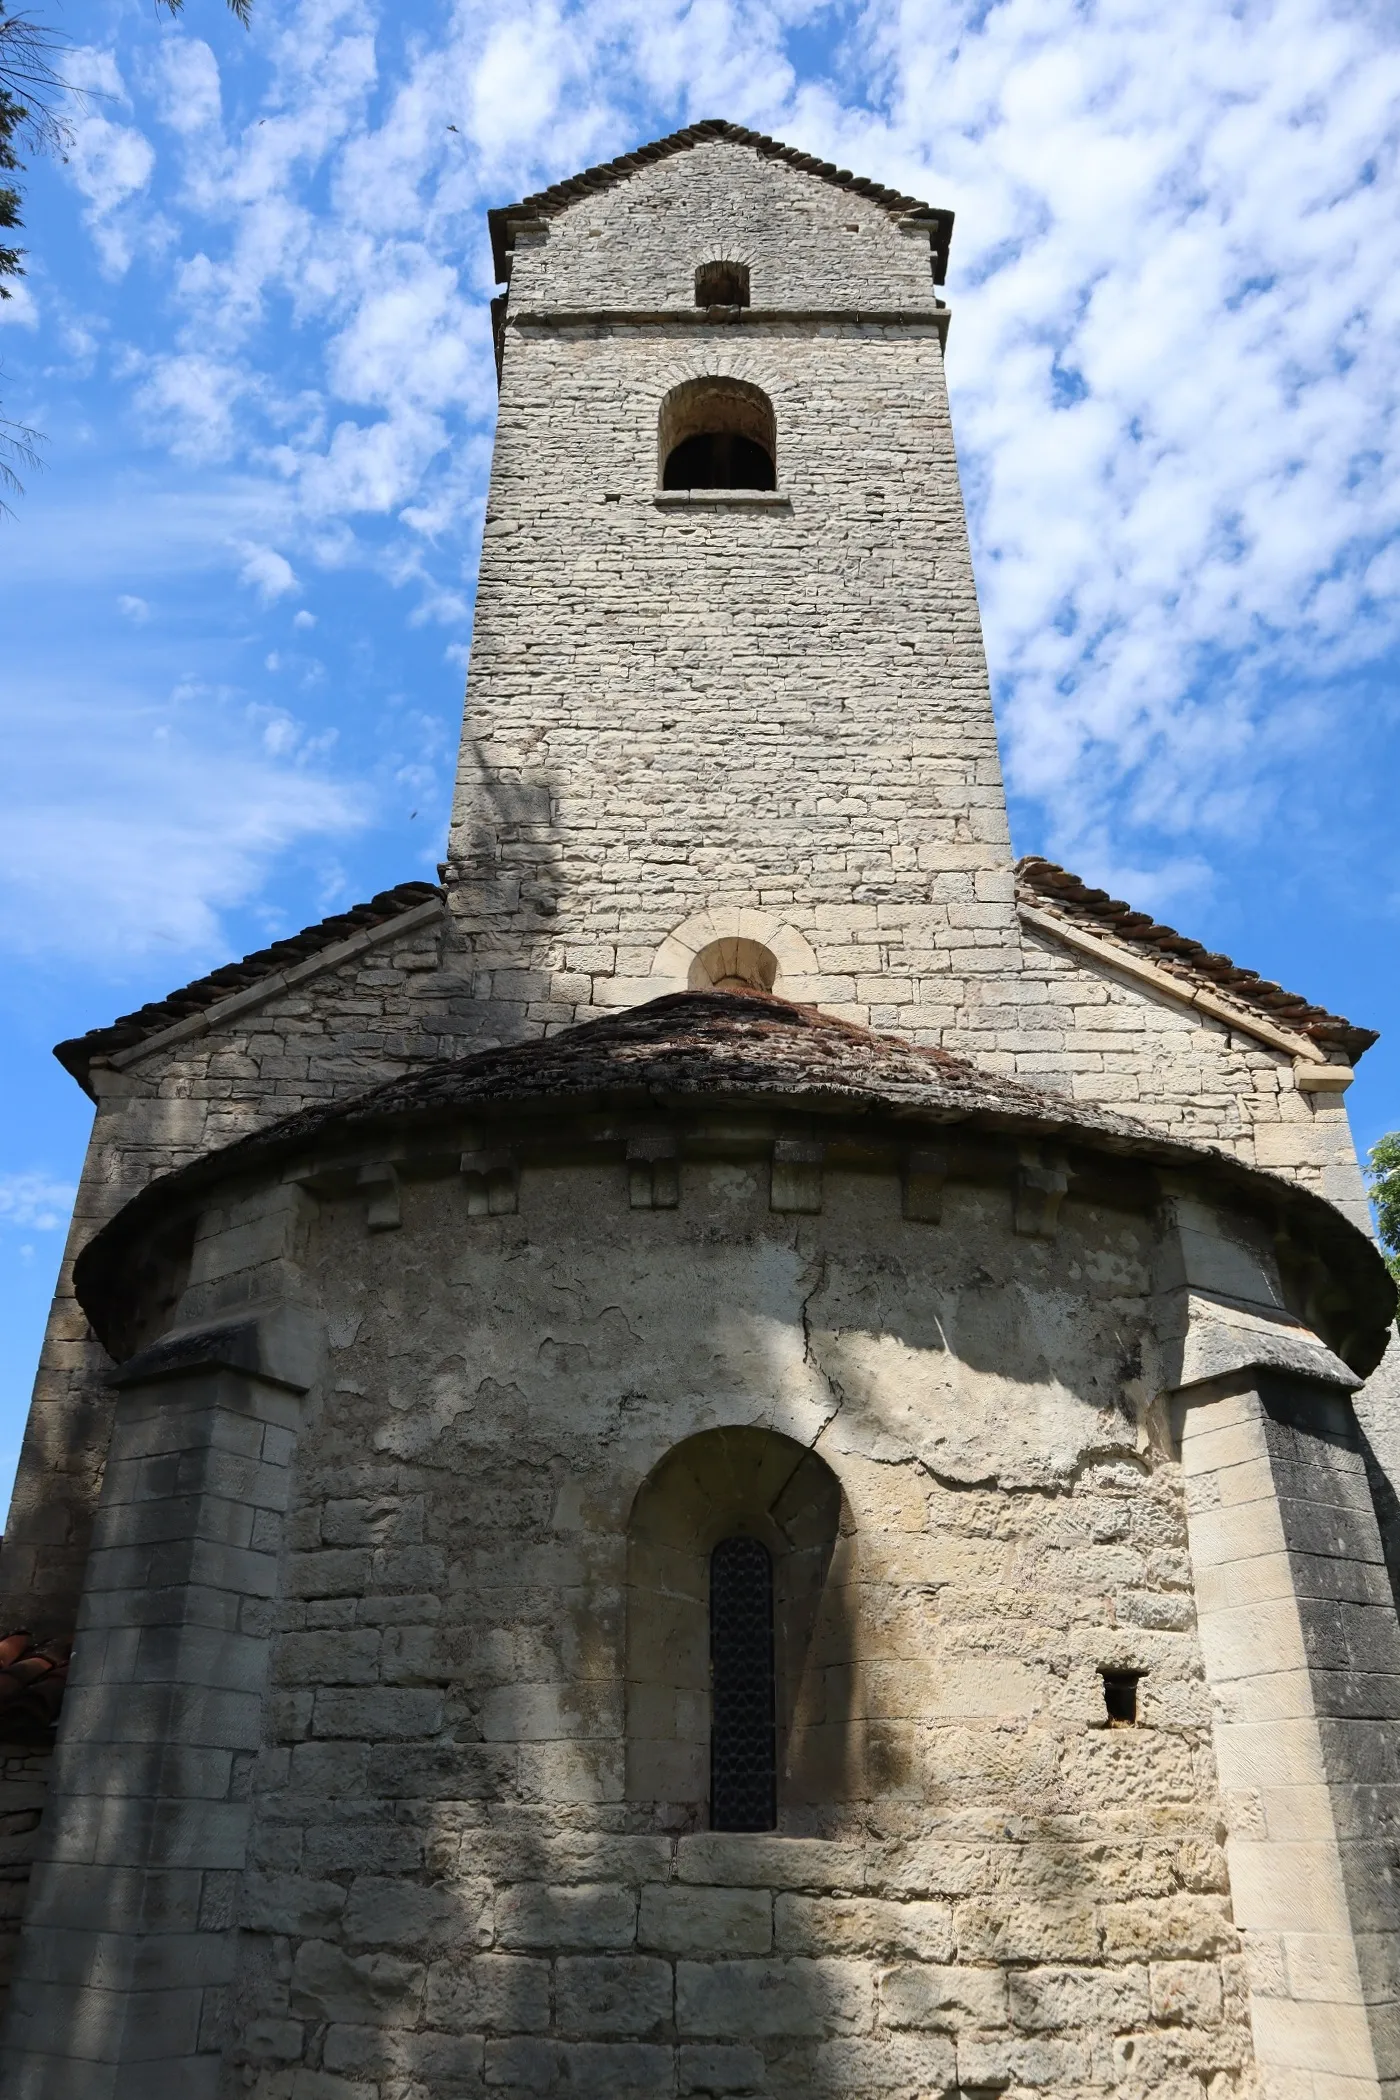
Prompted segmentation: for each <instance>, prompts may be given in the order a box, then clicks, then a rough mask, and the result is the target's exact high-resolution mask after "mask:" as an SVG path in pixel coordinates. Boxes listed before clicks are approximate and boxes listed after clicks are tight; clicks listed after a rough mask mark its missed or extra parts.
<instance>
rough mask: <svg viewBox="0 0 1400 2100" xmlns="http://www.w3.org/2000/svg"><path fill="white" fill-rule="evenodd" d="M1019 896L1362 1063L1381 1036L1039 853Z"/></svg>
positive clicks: (1026, 867) (1020, 871) (1030, 857)
mask: <svg viewBox="0 0 1400 2100" xmlns="http://www.w3.org/2000/svg"><path fill="white" fill-rule="evenodd" d="M1016 893H1017V897H1018V899H1019V900H1020V901H1021V902H1022V903H1026V904H1035V905H1049V906H1050V908H1051V910H1052V911H1056V912H1059V913H1061V914H1062V915H1063V916H1064V917H1065V918H1067V919H1070V920H1073V921H1074V922H1075V923H1076V924H1078V925H1081V926H1085V927H1088V928H1089V929H1090V930H1092V931H1093V932H1095V933H1098V934H1102V935H1104V936H1106V937H1107V938H1108V939H1110V940H1116V941H1123V942H1126V943H1130V944H1131V945H1133V946H1135V947H1139V948H1145V949H1149V950H1150V951H1151V955H1152V960H1153V961H1154V962H1155V963H1156V964H1157V965H1158V967H1159V968H1160V969H1163V970H1166V971H1167V972H1168V973H1169V974H1170V975H1171V976H1173V977H1180V978H1182V979H1183V981H1185V982H1187V983H1191V982H1195V983H1200V982H1201V981H1202V980H1204V981H1205V982H1206V983H1207V984H1209V985H1210V986H1211V988H1212V989H1213V990H1215V991H1218V992H1223V993H1224V994H1225V995H1226V997H1227V998H1230V999H1233V1000H1235V1001H1236V1002H1237V1004H1239V1005H1240V1006H1242V1007H1244V1008H1246V1009H1248V1008H1250V1007H1253V1008H1254V1010H1255V1011H1256V1012H1257V1013H1260V1014H1263V1015H1266V1016H1267V1018H1268V1019H1269V1020H1271V1021H1273V1022H1275V1023H1276V1024H1277V1025H1279V1026H1281V1027H1284V1028H1289V1029H1291V1030H1292V1031H1293V1032H1294V1034H1295V1035H1301V1036H1306V1037H1307V1038H1308V1040H1309V1041H1310V1042H1314V1043H1317V1044H1318V1045H1319V1046H1323V1047H1326V1048H1329V1049H1338V1050H1345V1051H1346V1053H1347V1055H1348V1056H1349V1057H1350V1058H1352V1059H1356V1058H1358V1057H1360V1056H1361V1055H1362V1053H1363V1052H1364V1051H1366V1050H1369V1049H1370V1047H1371V1045H1372V1043H1374V1042H1376V1041H1377V1040H1378V1039H1379V1038H1378V1033H1377V1031H1376V1030H1375V1029H1374V1028H1360V1027H1358V1026H1357V1025H1356V1023H1355V1022H1353V1021H1348V1020H1346V1019H1345V1018H1344V1016H1342V1015H1341V1014H1334V1013H1329V1012H1328V1010H1327V1008H1326V1007H1325V1006H1314V1005H1313V1004H1312V1002H1311V1001H1310V1000H1307V999H1305V998H1303V996H1302V995H1301V993H1299V992H1288V991H1285V990H1284V988H1283V986H1282V985H1278V984H1275V983H1273V982H1272V980H1271V979H1269V978H1267V977H1261V976H1260V974H1259V972H1258V971H1257V970H1247V969H1245V968H1243V967H1242V966H1241V965H1240V964H1239V963H1237V962H1234V961H1232V960H1231V958H1230V957H1229V956H1228V955H1217V954H1214V953H1212V951H1211V950H1210V949H1209V948H1207V947H1205V945H1204V944H1203V943H1202V942H1200V941H1193V940H1192V939H1191V938H1190V936H1189V935H1188V934H1184V933H1178V932H1177V931H1176V928H1175V927H1173V926H1163V925H1160V924H1159V923H1158V921H1157V920H1155V919H1154V918H1152V916H1151V915H1150V913H1148V912H1145V911H1134V909H1133V907H1132V905H1130V904H1125V903H1124V902H1123V900H1122V898H1120V897H1111V896H1110V895H1109V893H1108V891H1107V890H1097V889H1093V888H1091V887H1090V885H1089V884H1088V883H1086V882H1085V881H1083V880H1082V878H1081V877H1080V876H1078V875H1074V874H1071V873H1070V871H1069V869H1067V868H1062V867H1060V866H1059V865H1058V863H1057V862H1055V861H1053V860H1045V859H1044V858H1043V857H1042V856H1041V855H1040V854H1038V853H1030V854H1027V855H1026V856H1025V857H1024V859H1022V860H1018V861H1017V863H1016Z"/></svg>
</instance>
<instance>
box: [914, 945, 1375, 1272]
mask: <svg viewBox="0 0 1400 2100" xmlns="http://www.w3.org/2000/svg"><path fill="white" fill-rule="evenodd" d="M974 998H975V1000H976V1001H977V1005H976V1008H975V1010H974V1014H973V1017H972V1019H971V1023H970V1028H969V1033H970V1035H971V1036H972V1038H973V1039H974V1040H977V1041H980V1040H982V1039H983V1038H984V1036H985V1035H991V1034H994V1035H995V1038H996V1043H997V1052H998V1053H999V1054H997V1055H994V1056H992V1057H991V1058H990V1059H986V1058H985V1055H984V1061H987V1062H990V1063H991V1064H992V1065H993V1066H994V1067H995V1068H996V1069H998V1070H1001V1071H1006V1072H1010V1073H1014V1074H1015V1076H1016V1077H1017V1078H1020V1079H1025V1080H1027V1081H1029V1083H1030V1084H1031V1085H1032V1086H1043V1087H1052V1088H1054V1089H1056V1090H1057V1091H1059V1092H1063V1093H1068V1094H1071V1095H1072V1096H1073V1097H1074V1098H1075V1099H1076V1100H1080V1101H1097V1102H1102V1103H1103V1105H1104V1106H1105V1107H1107V1108H1115V1109H1120V1110H1121V1111H1122V1112H1123V1114H1124V1115H1129V1116H1135V1117H1136V1118H1137V1119H1138V1120H1139V1121H1140V1122H1143V1123H1147V1124H1150V1125H1152V1126H1153V1127H1154V1128H1157V1129H1162V1130H1167V1131H1169V1132H1170V1133H1171V1135H1172V1136H1173V1137H1181V1138H1187V1139H1191V1140H1193V1141H1195V1142H1196V1143H1199V1144H1206V1145H1218V1146H1220V1147H1221V1148H1222V1149H1223V1150H1225V1151H1228V1152H1234V1153H1235V1154H1237V1155H1238V1157H1240V1158H1241V1159H1244V1160H1246V1161H1247V1162H1248V1163H1249V1164H1250V1165H1251V1166H1259V1167H1267V1168H1269V1169H1270V1170H1271V1171H1272V1172H1274V1173H1278V1174H1283V1175H1285V1176H1287V1178H1288V1179H1289V1180H1291V1181H1301V1182H1302V1183H1304V1185H1305V1186H1307V1187H1309V1188H1314V1189H1316V1190H1317V1191H1318V1192H1319V1194H1321V1195H1324V1196H1327V1197H1328V1198H1329V1199H1330V1200H1331V1201H1332V1202H1333V1203H1335V1204H1336V1205H1337V1207H1338V1208H1339V1209H1340V1210H1342V1211H1344V1212H1345V1213H1346V1215H1347V1216H1348V1217H1350V1218H1351V1219H1352V1220H1353V1221H1354V1222H1355V1223H1356V1224H1358V1225H1359V1226H1360V1227H1361V1229H1362V1230H1363V1231H1369V1230H1370V1214H1369V1211H1368V1209H1367V1204H1366V1195H1365V1189H1364V1186H1363V1183H1362V1179H1361V1170H1360V1167H1359V1165H1358V1163H1357V1156H1356V1146H1355V1143H1354V1141H1353V1139H1352V1135H1351V1126H1350V1123H1349V1122H1348V1120H1347V1112H1346V1105H1345V1101H1344V1098H1343V1097H1342V1096H1341V1095H1339V1094H1321V1095H1319V1094H1308V1093H1304V1092H1301V1091H1300V1090H1299V1088H1298V1087H1297V1086H1296V1085H1295V1083H1294V1078H1293V1066H1292V1060H1291V1058H1289V1057H1287V1056H1285V1055H1284V1054H1283V1053H1282V1052H1280V1051H1277V1050H1274V1049H1271V1048H1270V1047H1269V1046H1268V1045H1267V1044H1264V1043H1261V1042H1259V1041H1258V1040H1257V1039H1256V1038H1255V1037H1253V1036H1251V1035H1249V1034H1247V1033H1246V1032H1245V1031H1244V1030H1242V1029H1241V1030H1233V1029H1231V1028H1229V1027H1227V1026H1226V1025H1225V1024H1224V1023H1222V1022H1220V1021H1216V1020H1214V1019H1212V1018H1211V1017H1210V1016H1209V1015H1206V1014H1202V1013H1199V1012H1193V1011H1192V1010H1190V1009H1189V1008H1187V1007H1186V1006H1184V1005H1178V1004H1177V1003H1176V1002H1175V1001H1173V1000H1172V999H1170V998H1166V997H1163V996H1161V995H1159V994H1157V993H1155V992H1153V991H1151V990H1149V989H1148V988H1147V987H1145V986H1143V985H1141V984H1139V983H1136V982H1135V981H1134V980H1133V979H1132V978H1130V977H1128V976H1126V975H1123V976H1120V975H1118V974H1116V973H1115V972H1114V971H1113V970H1112V969H1111V968H1110V967H1105V968H1098V967H1096V966H1095V965H1094V964H1092V963H1090V962H1088V961H1087V960H1086V959H1085V958H1084V957H1082V956H1080V955H1076V954H1074V953H1073V952H1071V951H1070V950H1068V949H1066V948H1060V947H1058V946H1057V945H1056V943H1055V941H1054V939H1053V938H1052V937H1046V936H1045V935H1043V934H1041V933H1040V932H1039V930H1036V931H1034V932H1031V931H1025V932H1024V933H1023V947H1022V967H1021V969H1020V971H1019V972H1018V973H1017V974H1016V976H1015V977H1014V978H1010V979H1007V980H1005V981H1004V982H1002V983H1000V984H989V985H980V986H978V987H977V988H976V990H975V993H974ZM949 1047H950V1048H952V1047H956V1042H950V1044H949Z"/></svg>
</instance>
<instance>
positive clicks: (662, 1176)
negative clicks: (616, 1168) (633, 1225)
mask: <svg viewBox="0 0 1400 2100" xmlns="http://www.w3.org/2000/svg"><path fill="white" fill-rule="evenodd" d="M627 1200H628V1202H629V1203H630V1204H631V1206H632V1208H633V1210H674V1209H675V1208H676V1206H677V1204H678V1203H679V1202H680V1172H679V1168H678V1166H677V1163H676V1135H675V1132H674V1131H672V1130H634V1131H633V1132H632V1134H631V1135H630V1137H629V1138H628V1140H627Z"/></svg>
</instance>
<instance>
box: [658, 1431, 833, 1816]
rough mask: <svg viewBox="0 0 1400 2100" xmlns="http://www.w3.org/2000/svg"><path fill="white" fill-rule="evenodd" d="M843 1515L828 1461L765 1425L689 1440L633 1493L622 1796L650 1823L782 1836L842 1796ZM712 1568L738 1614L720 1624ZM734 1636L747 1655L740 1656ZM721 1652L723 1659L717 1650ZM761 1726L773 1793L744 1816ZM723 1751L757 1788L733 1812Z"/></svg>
mask: <svg viewBox="0 0 1400 2100" xmlns="http://www.w3.org/2000/svg"><path fill="white" fill-rule="evenodd" d="M845 1507H846V1506H845V1503H844V1500H843V1497H842V1494H841V1484H840V1482H839V1481H838V1479H837V1478H836V1475H835V1474H834V1473H833V1472H832V1470H831V1468H830V1467H829V1466H828V1465H827V1464H826V1462H825V1460H823V1459H821V1458H819V1457H818V1456H817V1455H816V1453H815V1452H814V1451H811V1450H809V1449H808V1448H807V1447H806V1446H805V1445H802V1444H798V1443H795V1442H794V1441H793V1439H792V1438H791V1437H786V1436H782V1435H781V1434H779V1432H777V1431H776V1430H768V1429H752V1428H734V1429H713V1430H706V1431H704V1432H702V1433H701V1434H700V1435H699V1436H693V1437H688V1438H687V1439H686V1440H685V1442H684V1443H681V1444H677V1445H676V1446H675V1448H674V1449H673V1450H672V1451H670V1452H668V1453H667V1455H666V1457H665V1458H663V1459H662V1460H661V1462H660V1464H659V1465H657V1466H656V1467H655V1468H654V1469H653V1471H652V1472H651V1473H650V1474H649V1475H648V1477H647V1479H646V1480H645V1481H644V1482H643V1483H642V1486H641V1488H640V1489H639V1490H638V1493H637V1497H636V1501H635V1502H634V1504H633V1508H632V1515H631V1520H630V1523H629V1526H628V1537H627V1637H626V1645H627V1662H626V1671H627V1685H626V1691H627V1769H626V1792H627V1799H628V1801H629V1802H630V1803H632V1804H634V1805H635V1806H638V1807H644V1808H645V1809H646V1810H647V1811H648V1820H649V1821H650V1822H651V1823H652V1825H653V1827H654V1828H657V1829H678V1828H679V1829H704V1828H706V1827H714V1828H722V1829H723V1828H727V1829H736V1828H743V1829H755V1828H772V1827H774V1826H775V1825H776V1827H777V1828H779V1829H784V1828H789V1829H791V1828H796V1827H800V1824H801V1817H802V1811H803V1809H804V1808H806V1807H809V1806H812V1805H813V1804H817V1803H821V1802H823V1801H827V1800H832V1799H845V1798H849V1795H850V1793H851V1791H852V1785H851V1782H852V1781H853V1780H854V1779H855V1777H856V1773H857V1771H858V1768H859V1767H860V1765H861V1763H862V1759H861V1757H860V1754H859V1749H858V1746H856V1745H854V1744H853V1741H852V1739H851V1729H850V1725H849V1716H848V1715H847V1714H846V1713H845V1710H844V1707H843V1706H842V1703H841V1702H842V1699H843V1697H844V1696H845V1688H846V1687H847V1686H848V1685H849V1682H850V1675H851V1673H850V1670H849V1661H850V1655H851V1644H852V1632H851V1623H850V1605H851V1600H852V1598H853V1596H854V1591H853V1589H852V1586H851V1585H852V1577H853V1558H854V1545H855V1539H854V1533H853V1529H852V1527H851V1523H850V1519H849V1515H844V1516H843V1512H844V1511H845ZM755 1548H757V1549H760V1550H759V1551H755V1550H754V1549H755ZM760 1556H762V1558H761V1557H760ZM765 1562H766V1569H767V1572H768V1576H769V1580H770V1581H771V1607H770V1609H771V1622H770V1623H771V1640H772V1651H771V1664H770V1665H767V1666H765V1665H764V1664H763V1662H762V1658H761V1655H760V1657H759V1660H758V1663H757V1666H755V1663H754V1657H753V1652H752V1640H753V1635H754V1631H755V1627H754V1611H755V1608H756V1606H755V1597H756V1595H757V1594H758V1593H760V1592H761V1590H762V1577H761V1571H762V1569H763V1568H764V1566H765ZM717 1569H718V1576H719V1583H720V1584H721V1585H726V1586H727V1588H728V1591H729V1604H730V1605H731V1606H733V1605H736V1604H737V1606H738V1610H737V1613H735V1612H732V1611H731V1612H730V1615H729V1616H728V1618H727V1619H726V1617H725V1609H724V1607H723V1605H722V1606H721V1611H720V1614H719V1616H718V1617H716V1615H715V1612H714V1609H713V1607H714V1606H715V1604H716V1603H717V1602H720V1598H719V1596H718V1592H717V1588H716V1574H717ZM736 1578H737V1584H736ZM758 1608H759V1609H761V1606H760V1607H758ZM736 1635H737V1636H738V1642H737V1648H738V1650H739V1651H742V1650H744V1649H745V1648H746V1647H747V1649H748V1654H747V1657H745V1655H744V1654H743V1653H737V1654H736V1648H735V1646H734V1645H733V1642H734V1637H735V1636H736ZM726 1642H728V1643H730V1644H731V1645H730V1646H729V1651H728V1655H727V1657H726V1656H722V1655H721V1654H720V1653H719V1652H718V1651H719V1648H720V1647H721V1646H723V1645H725V1643H726ZM757 1645H758V1647H759V1649H760V1650H761V1648H762V1638H761V1625H760V1627H759V1639H758V1643H757ZM736 1659H737V1660H738V1662H739V1666H740V1667H739V1672H738V1675H737V1677H736V1675H735V1674H734V1671H733V1669H732V1665H733V1663H734V1662H735V1661H736ZM765 1669H766V1685H767V1690H766V1692H765V1689H764V1685H765ZM726 1671H728V1672H729V1674H728V1677H727V1678H726V1674H725V1673H726ZM746 1683H747V1685H748V1686H749V1690H750V1693H751V1695H752V1700H751V1703H749V1704H747V1705H746V1704H745V1691H744V1687H745V1684H746ZM833 1688H834V1689H833ZM716 1695H718V1696H716ZM765 1697H766V1698H767V1700H768V1702H769V1703H768V1709H767V1712H768V1715H769V1716H770V1719H769V1720H768V1721H767V1722H766V1723H765V1716H764V1713H763V1711H762V1710H761V1708H762V1702H763V1700H764V1698H765ZM726 1698H729V1699H730V1701H731V1703H730V1705H729V1707H728V1710H727V1712H726V1711H724V1710H722V1709H723V1707H724V1702H725V1700H726ZM736 1699H737V1703H733V1702H734V1701H735V1700H736ZM753 1702H756V1703H753ZM765 1725H767V1726H768V1727H770V1729H771V1737H770V1740H771V1745H772V1749H771V1766H772V1781H771V1798H770V1805H769V1807H768V1809H767V1811H766V1813H765V1814H763V1815H757V1816H756V1815H755V1813H754V1812H753V1802H754V1800H755V1798H756V1797H757V1795H758V1794H759V1793H760V1792H761V1788H762V1777H761V1773H760V1774H759V1775H758V1777H757V1778H755V1770H756V1768H755V1766H754V1763H753V1759H754V1757H755V1755H756V1754H757V1753H756V1752H755V1747H754V1746H755V1744H756V1743H760V1742H761V1738H762V1734H763V1730H764V1727H765ZM726 1731H728V1732H727V1735H726ZM726 1741H727V1743H728V1745H729V1754H730V1758H731V1762H730V1765H729V1767H728V1769H729V1770H730V1771H731V1772H733V1771H738V1770H740V1769H741V1768H742V1769H743V1770H744V1771H747V1773H748V1776H749V1780H750V1781H752V1782H753V1784H750V1785H747V1786H746V1787H743V1788H741V1789H740V1791H741V1792H743V1793H744V1799H745V1803H746V1808H745V1811H744V1813H743V1814H742V1815H740V1814H738V1813H736V1812H735V1808H734V1802H735V1798H736V1797H735V1795H734V1793H733V1792H732V1791H731V1792H730V1794H729V1795H728V1798H727V1801H726V1795H725V1789H724V1787H723V1786H722V1785H720V1786H718V1788H717V1784H716V1779H715V1760H716V1758H719V1757H723V1755H724V1754H725V1744H726ZM735 1759H737V1761H738V1762H737V1764H736V1763H735V1762H734V1760H735Z"/></svg>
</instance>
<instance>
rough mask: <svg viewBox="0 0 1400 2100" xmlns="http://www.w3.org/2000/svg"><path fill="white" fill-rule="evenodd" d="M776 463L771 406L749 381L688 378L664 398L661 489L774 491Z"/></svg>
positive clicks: (775, 425) (775, 430) (660, 439)
mask: <svg viewBox="0 0 1400 2100" xmlns="http://www.w3.org/2000/svg"><path fill="white" fill-rule="evenodd" d="M777 462H778V423H777V418H776V416H775V415H774V412H773V403H772V402H771V400H770V399H769V397H768V395H767V394H766V393H765V392H764V391H763V388H762V387H759V386H755V385H754V384H753V382H752V381H751V380H748V379H734V378H722V377H719V376H707V377H705V378H700V379H684V380H682V381H681V383H680V385H679V386H674V387H672V388H671V390H670V392H669V393H668V394H667V395H666V396H665V398H664V399H663V401H662V403H661V410H660V414H659V416H658V418H657V480H658V483H659V485H660V486H661V487H662V488H666V489H688V488H731V489H773V488H776V487H777V481H778V464H777Z"/></svg>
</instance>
